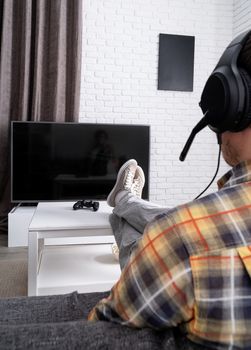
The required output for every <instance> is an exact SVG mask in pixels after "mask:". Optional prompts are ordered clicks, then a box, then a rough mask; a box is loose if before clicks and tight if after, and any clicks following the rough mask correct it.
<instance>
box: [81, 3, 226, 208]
mask: <svg viewBox="0 0 251 350" xmlns="http://www.w3.org/2000/svg"><path fill="white" fill-rule="evenodd" d="M83 11H84V13H83V63H82V76H81V105H80V122H99V123H126V124H133V123H137V124H149V125H150V126H151V164H150V166H151V171H150V199H151V200H152V201H155V202H158V203H162V204H165V205H167V206H173V205H176V204H178V203H181V202H185V201H188V200H191V199H193V198H194V197H195V196H196V195H197V194H198V193H199V192H200V191H201V190H202V189H203V188H204V187H205V186H206V185H207V184H208V182H209V181H210V179H211V178H212V176H213V174H214V172H215V169H216V160H217V154H218V147H217V143H216V137H215V135H214V134H213V133H212V132H211V131H210V130H209V129H205V130H203V131H202V132H201V133H200V134H199V135H198V136H197V138H196V140H195V142H194V144H193V145H192V147H191V150H190V153H189V154H188V157H187V159H186V161H185V162H184V163H182V162H180V161H179V159H178V158H179V154H180V152H181V150H182V147H183V145H184V143H185V141H186V139H187V137H188V135H189V133H190V130H191V129H192V127H193V126H194V125H195V124H196V123H197V122H198V121H199V119H200V118H201V117H202V114H201V111H200V108H199V107H198V102H199V100H200V95H201V92H202V89H203V87H204V84H205V81H206V79H207V78H208V76H209V74H210V73H211V71H212V70H213V68H214V66H215V65H216V63H217V62H218V59H219V57H220V55H221V54H222V52H223V51H224V49H225V48H226V46H227V45H228V43H229V42H230V41H231V39H232V33H233V1H230V0H186V1H185V0H84V1H83ZM159 33H166V34H181V35H194V36H195V65H194V91H193V92H174V91H158V90H157V69H158V37H159ZM227 169H228V167H226V166H225V165H224V161H222V164H221V168H220V173H219V176H220V175H221V174H223V173H224V172H225V171H226V170H227ZM219 176H218V177H219ZM215 189H216V185H214V186H212V187H211V191H212V190H215Z"/></svg>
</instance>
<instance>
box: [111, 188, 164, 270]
mask: <svg viewBox="0 0 251 350" xmlns="http://www.w3.org/2000/svg"><path fill="white" fill-rule="evenodd" d="M167 210H168V209H167V208H165V207H161V206H159V205H156V204H153V203H150V202H148V201H145V200H143V199H140V198H137V197H136V196H135V195H133V194H132V193H130V192H125V194H124V196H123V197H122V198H121V199H120V201H119V202H118V203H117V204H116V206H115V208H114V210H113V214H112V215H111V216H110V223H111V226H112V230H113V233H114V237H115V240H116V243H117V245H118V248H119V263H120V267H121V269H123V268H124V266H125V265H126V264H127V262H128V260H129V258H130V255H131V253H132V250H133V249H134V248H135V247H136V246H137V242H138V240H139V239H141V237H142V234H143V232H144V229H145V227H146V225H147V224H148V223H149V222H150V221H152V220H153V219H154V218H155V217H156V216H157V215H159V214H162V213H164V212H166V211H167Z"/></svg>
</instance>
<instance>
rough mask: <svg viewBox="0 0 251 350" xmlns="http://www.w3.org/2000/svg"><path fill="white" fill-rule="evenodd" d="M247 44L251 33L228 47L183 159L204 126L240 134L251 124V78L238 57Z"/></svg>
mask: <svg viewBox="0 0 251 350" xmlns="http://www.w3.org/2000/svg"><path fill="white" fill-rule="evenodd" d="M247 41H251V30H249V31H247V32H244V33H242V34H240V35H239V36H238V37H236V38H235V39H234V40H233V41H232V42H231V43H230V44H229V45H228V47H227V48H226V50H225V51H224V53H223V55H222V56H221V58H220V60H219V62H218V64H217V65H216V67H215V69H214V71H213V72H212V74H211V75H210V77H209V78H208V80H207V82H206V84H205V87H204V89H203V92H202V95H201V101H200V103H199V105H200V107H201V109H202V111H203V114H204V116H203V118H202V119H201V120H200V121H199V123H198V124H197V125H196V126H195V127H194V129H193V130H192V133H191V134H190V136H189V138H188V140H187V143H186V145H185V147H184V149H183V151H182V152H181V155H180V160H182V161H183V160H184V159H185V157H186V155H187V153H188V150H189V148H190V146H191V144H192V142H193V139H194V137H195V135H196V134H197V133H198V132H199V131H200V130H202V129H203V128H204V127H205V126H209V127H210V129H212V130H213V131H214V132H216V133H217V134H221V133H222V132H224V131H232V132H238V131H241V130H243V129H245V128H246V127H247V126H248V125H249V124H250V123H251V76H250V74H249V73H248V72H247V70H246V69H245V68H244V67H240V66H239V54H240V52H241V50H242V48H243V47H244V45H245V44H246V42H247ZM250 54H251V52H250Z"/></svg>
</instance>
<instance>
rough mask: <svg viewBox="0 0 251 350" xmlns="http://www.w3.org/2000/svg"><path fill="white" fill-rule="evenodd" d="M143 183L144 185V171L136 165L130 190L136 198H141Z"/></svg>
mask: <svg viewBox="0 0 251 350" xmlns="http://www.w3.org/2000/svg"><path fill="white" fill-rule="evenodd" d="M144 185H145V175H144V171H143V169H142V168H141V167H140V166H137V168H136V171H135V175H134V179H133V183H132V186H131V189H130V191H131V192H132V194H134V195H135V196H137V197H138V198H141V197H142V191H143V187H144Z"/></svg>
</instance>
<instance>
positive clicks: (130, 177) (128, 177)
mask: <svg viewBox="0 0 251 350" xmlns="http://www.w3.org/2000/svg"><path fill="white" fill-rule="evenodd" d="M133 177H134V173H132V172H131V170H130V169H128V173H127V175H126V179H125V188H126V189H131V186H132V183H133Z"/></svg>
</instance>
